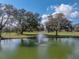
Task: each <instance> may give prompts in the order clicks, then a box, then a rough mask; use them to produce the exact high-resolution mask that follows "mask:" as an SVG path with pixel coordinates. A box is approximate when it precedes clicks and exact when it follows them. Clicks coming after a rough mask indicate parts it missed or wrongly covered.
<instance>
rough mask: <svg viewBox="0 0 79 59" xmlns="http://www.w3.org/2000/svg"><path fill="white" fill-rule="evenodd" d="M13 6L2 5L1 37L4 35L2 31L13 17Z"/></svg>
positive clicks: (0, 8)
mask: <svg viewBox="0 0 79 59" xmlns="http://www.w3.org/2000/svg"><path fill="white" fill-rule="evenodd" d="M12 10H13V6H12V5H7V4H5V5H2V4H0V37H1V33H2V29H3V28H4V27H5V26H6V25H7V24H8V23H9V21H10V20H11V16H12Z"/></svg>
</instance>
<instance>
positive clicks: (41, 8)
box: [0, 0, 79, 22]
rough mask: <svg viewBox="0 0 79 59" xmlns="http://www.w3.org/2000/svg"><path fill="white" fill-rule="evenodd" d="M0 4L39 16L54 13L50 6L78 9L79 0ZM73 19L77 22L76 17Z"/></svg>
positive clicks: (9, 0)
mask: <svg viewBox="0 0 79 59" xmlns="http://www.w3.org/2000/svg"><path fill="white" fill-rule="evenodd" d="M0 3H3V4H11V5H14V6H15V7H17V8H24V9H26V10H27V11H33V12H37V13H40V14H41V15H42V14H50V13H53V12H55V10H51V9H50V6H59V5H61V4H66V5H68V4H69V5H73V4H77V5H76V6H75V7H77V8H79V5H78V4H79V0H0ZM47 8H48V10H47ZM75 19H76V20H73V21H75V22H78V17H77V18H75Z"/></svg>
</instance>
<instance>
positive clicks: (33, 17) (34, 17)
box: [26, 12, 40, 31]
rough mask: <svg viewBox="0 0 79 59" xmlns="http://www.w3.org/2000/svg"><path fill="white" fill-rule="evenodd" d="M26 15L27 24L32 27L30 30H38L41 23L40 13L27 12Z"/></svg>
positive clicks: (29, 27)
mask: <svg viewBox="0 0 79 59" xmlns="http://www.w3.org/2000/svg"><path fill="white" fill-rule="evenodd" d="M26 17H27V25H28V26H27V28H28V29H30V31H33V30H37V29H38V25H39V24H38V20H39V19H40V18H39V14H37V13H35V14H34V13H32V12H27V13H26Z"/></svg>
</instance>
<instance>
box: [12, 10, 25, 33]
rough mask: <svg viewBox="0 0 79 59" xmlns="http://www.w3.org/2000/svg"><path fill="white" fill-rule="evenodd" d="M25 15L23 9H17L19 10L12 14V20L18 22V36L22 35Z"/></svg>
mask: <svg viewBox="0 0 79 59" xmlns="http://www.w3.org/2000/svg"><path fill="white" fill-rule="evenodd" d="M25 13H26V10H24V9H19V10H18V9H15V10H14V13H13V16H14V18H15V19H16V20H17V21H18V27H19V28H18V29H19V32H20V34H23V31H24V25H25V23H26V19H25Z"/></svg>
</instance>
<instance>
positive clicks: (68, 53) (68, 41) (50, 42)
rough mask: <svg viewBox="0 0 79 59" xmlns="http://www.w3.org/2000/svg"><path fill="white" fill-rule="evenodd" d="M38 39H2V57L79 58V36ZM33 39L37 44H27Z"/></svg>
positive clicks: (16, 58)
mask: <svg viewBox="0 0 79 59" xmlns="http://www.w3.org/2000/svg"><path fill="white" fill-rule="evenodd" d="M44 38H45V37H44ZM44 38H43V39H44ZM37 39H38V38H24V39H23V40H22V39H6V40H1V43H0V59H79V38H57V39H56V38H45V39H44V40H43V41H38V40H37ZM40 39H41V38H40ZM31 40H32V42H34V43H35V44H36V45H35V46H28V45H27V44H28V42H29V41H31ZM21 44H24V45H21Z"/></svg>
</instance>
